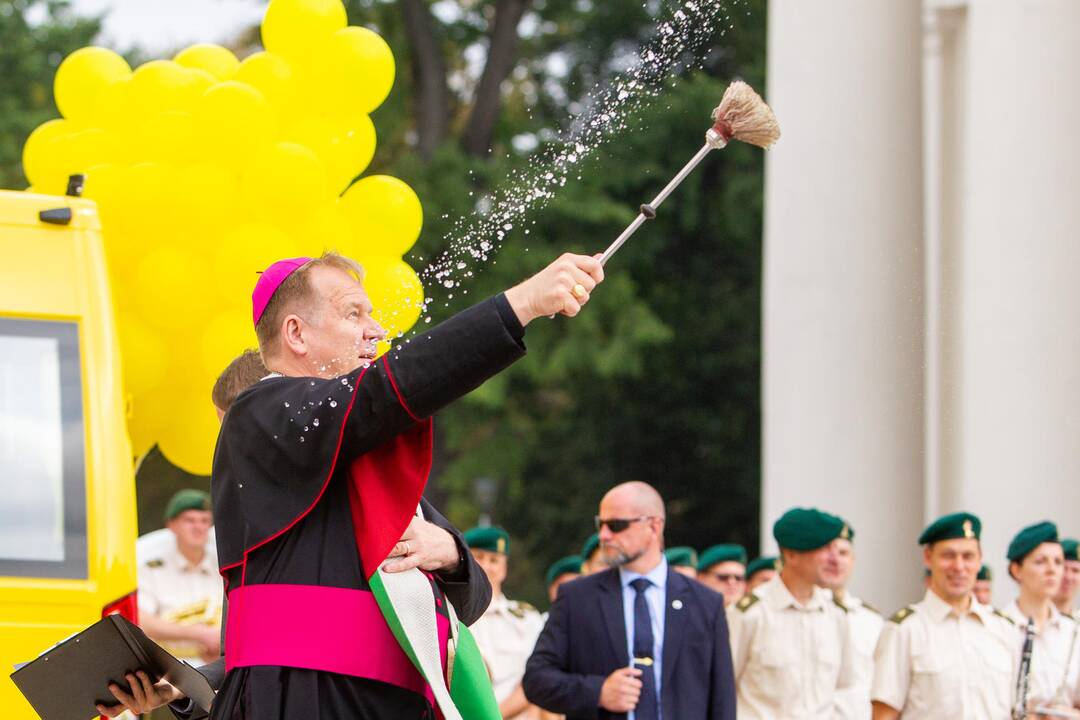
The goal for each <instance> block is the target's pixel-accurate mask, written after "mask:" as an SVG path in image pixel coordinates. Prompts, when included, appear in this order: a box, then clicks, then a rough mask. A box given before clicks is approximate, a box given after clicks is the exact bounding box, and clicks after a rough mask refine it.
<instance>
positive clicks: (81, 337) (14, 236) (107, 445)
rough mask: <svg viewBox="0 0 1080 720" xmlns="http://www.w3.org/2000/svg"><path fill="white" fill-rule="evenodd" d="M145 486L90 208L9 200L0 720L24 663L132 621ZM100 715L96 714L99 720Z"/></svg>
mask: <svg viewBox="0 0 1080 720" xmlns="http://www.w3.org/2000/svg"><path fill="white" fill-rule="evenodd" d="M135 536H136V511H135V478H134V471H133V468H132V457H131V444H130V442H129V440H128V436H127V428H126V426H125V413H124V395H123V390H122V387H121V377H120V358H119V351H118V345H117V339H116V330H115V323H114V321H113V310H112V300H111V295H110V292H109V283H108V275H107V273H106V266H105V254H104V248H103V245H102V239H101V228H100V224H99V222H98V216H97V210H96V208H95V205H94V203H92V202H90V201H88V200H81V199H78V198H74V197H52V196H45V195H33V194H29V193H22V192H7V191H0V668H3V669H4V672H3V673H2V674H0V715H2V717H3V718H5V720H22V718H36V717H37V715H36V713H34V711H33V710H32V709H31V708H30V706H29V704H27V703H26V701H25V700H24V699H23V697H22V695H21V694H20V693H19V691H18V690H17V689H16V688H15V685H14V684H13V683H12V682H11V679H10V677H9V675H10V674H11V672H12V671H13V670H14V665H16V664H17V663H22V662H26V661H28V660H31V659H33V658H34V657H36V656H37V655H38V654H39V653H40V652H42V651H43V650H45V649H47V648H49V647H50V646H52V645H53V644H54V643H56V642H58V641H60V640H62V639H64V638H65V637H67V636H69V635H71V634H73V633H75V632H78V631H79V630H81V629H83V628H85V627H87V626H88V625H90V624H92V623H94V622H95V621H97V620H99V619H100V618H101V617H102V616H103V615H106V614H109V613H113V612H119V613H122V614H124V615H125V616H127V617H128V618H129V619H131V620H135V619H136V613H137V604H136V597H135V588H136V580H135ZM91 712H92V710H91Z"/></svg>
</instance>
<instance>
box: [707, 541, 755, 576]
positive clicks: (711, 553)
mask: <svg viewBox="0 0 1080 720" xmlns="http://www.w3.org/2000/svg"><path fill="white" fill-rule="evenodd" d="M728 561H734V562H737V563H739V564H741V565H746V548H744V547H743V546H742V545H735V544H733V543H728V544H725V545H713V546H712V547H711V548H709V549H708V550H706V551H705V552H703V553H701V557H700V558H699V559H698V564H697V569H698V570H699V571H700V570H708V569H709V568H711V567H712V566H713V565H716V564H717V563H722V562H728Z"/></svg>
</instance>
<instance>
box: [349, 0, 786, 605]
mask: <svg viewBox="0 0 1080 720" xmlns="http://www.w3.org/2000/svg"><path fill="white" fill-rule="evenodd" d="M440 4H441V5H444V6H445V5H446V4H445V3H440ZM731 4H732V5H733V6H734V7H735V8H736V9H737V12H736V13H733V14H732V17H729V20H730V23H728V24H729V25H731V26H733V27H732V28H730V29H729V31H728V32H726V33H724V34H723V35H721V32H715V33H713V35H712V37H711V38H710V39H709V42H708V43H706V44H705V48H706V50H705V52H704V53H703V54H701V55H699V56H698V57H696V58H686V65H687V67H688V71H687V72H685V73H684V74H683V75H682V77H681V78H680V79H679V80H678V81H677V82H674V83H672V84H670V86H668V87H667V89H666V90H665V92H664V93H663V95H662V97H660V98H659V99H658V100H657V101H655V102H653V103H652V104H651V105H649V106H648V107H646V108H645V109H643V110H642V115H641V118H640V122H638V123H637V125H639V126H640V128H641V129H640V130H639V131H637V132H633V133H628V134H627V135H626V136H625V137H624V138H622V139H620V141H619V142H615V143H611V144H609V145H607V146H606V147H605V148H603V149H602V150H601V151H600V152H599V153H597V154H596V155H595V156H594V157H593V158H592V159H591V161H590V163H589V164H586V165H585V166H584V167H582V169H581V179H580V180H578V181H573V180H572V181H571V183H569V184H568V185H567V187H566V188H564V189H563V190H562V191H561V192H560V194H559V195H558V197H557V198H556V199H555V200H554V201H553V202H552V203H551V204H550V205H549V206H548V207H547V208H546V209H543V210H541V211H539V212H535V213H533V214H532V215H531V216H530V217H529V218H528V219H527V221H528V222H529V223H531V224H530V225H529V226H528V227H529V230H530V234H529V235H528V236H524V235H523V234H522V233H521V232H520V230H519V231H517V234H512V235H511V236H509V237H508V239H507V241H506V242H505V243H504V245H503V247H502V248H501V249H500V250H499V251H498V252H497V254H496V255H495V256H494V262H488V263H486V264H484V265H482V266H481V267H478V268H476V273H477V276H476V277H475V278H474V279H473V280H472V281H471V282H470V283H468V284H466V285H464V286H463V288H462V289H460V290H459V289H455V290H454V291H453V292H454V294H455V297H453V298H452V299H450V298H449V295H450V291H447V290H444V289H443V288H441V287H439V286H438V285H437V284H432V283H429V284H428V285H429V289H428V293H429V295H430V296H432V297H434V298H435V300H436V302H435V303H434V310H433V315H434V316H435V320H438V319H439V318H441V317H444V316H445V315H446V314H448V313H449V312H451V311H453V310H456V309H460V308H461V307H464V306H465V304H467V303H468V302H471V301H472V300H473V299H476V298H479V297H484V296H485V295H487V294H490V293H493V292H497V291H498V290H500V289H503V288H505V287H506V286H507V285H508V284H510V283H513V282H515V281H517V280H518V279H520V278H521V277H523V276H524V275H526V274H527V273H529V272H532V271H534V270H536V269H538V268H539V267H540V266H541V265H542V264H543V263H544V262H546V261H547V260H549V259H550V258H552V257H553V256H554V255H555V254H557V253H559V252H562V251H564V250H573V251H578V252H597V251H599V250H601V249H603V247H604V246H605V245H606V244H607V243H608V242H609V241H610V239H613V238H614V237H615V235H617V234H618V232H619V231H620V230H621V229H622V228H623V227H624V226H625V224H626V223H627V222H629V221H630V220H631V219H632V218H633V216H634V215H635V214H636V211H637V206H638V204H639V203H641V202H643V201H646V200H648V199H651V198H652V197H653V195H655V193H656V192H657V191H658V190H659V188H660V187H661V186H662V185H663V184H664V183H665V182H666V181H667V179H668V178H669V177H670V176H671V175H673V174H674V173H675V172H676V171H677V170H678V169H679V168H680V167H681V166H682V164H683V163H684V162H685V161H686V160H687V159H688V158H689V157H690V155H691V154H692V153H693V152H694V151H695V150H696V149H697V148H699V147H700V145H701V141H702V135H703V132H704V130H705V128H706V127H707V126H708V122H707V118H708V112H709V111H710V110H711V108H712V107H714V106H715V104H716V103H717V102H718V100H719V98H720V95H721V94H722V92H723V89H724V88H725V87H726V85H727V83H728V82H729V80H730V79H732V78H734V77H743V78H745V79H747V80H748V81H749V82H751V84H753V85H755V86H756V87H758V88H761V89H763V81H764V67H765V62H764V59H765V3H764V2H763V1H757V0H755V1H753V2H732V3H731ZM455 6H456V11H454V12H433V11H432V9H431V8H432V7H433V6H429V5H428V4H427V3H423V2H419V0H417V1H416V2H413V1H412V0H400V1H399V2H398V3H397V4H395V5H387V4H383V3H378V2H353V3H351V5H350V8H351V13H352V21H353V22H362V23H367V24H371V25H373V26H375V27H376V28H377V29H378V30H379V31H380V32H382V33H383V34H384V36H386V37H388V38H389V39H390V42H391V44H392V46H393V47H394V50H395V56H396V57H397V59H398V82H397V85H396V86H395V89H394V92H393V94H392V96H391V99H390V101H389V102H388V103H387V104H386V105H385V106H384V107H383V108H380V110H379V111H377V112H376V115H375V121H376V125H377V127H378V128H379V131H380V150H379V156H378V157H377V160H376V165H377V168H378V170H379V171H387V172H391V173H393V174H396V175H399V176H401V177H404V178H405V179H406V180H408V181H409V182H410V183H411V184H412V185H413V186H414V187H415V188H416V189H417V191H418V192H419V193H420V196H421V197H422V198H423V200H424V203H425V231H424V234H423V237H422V239H421V241H420V243H419V244H418V247H417V248H416V250H415V252H414V254H413V258H412V260H413V262H414V265H415V266H417V267H420V266H423V265H424V262H425V261H424V259H425V258H432V257H435V256H437V255H438V254H439V253H440V252H442V251H444V250H446V249H447V244H448V242H450V241H452V240H453V239H454V238H455V229H454V227H453V223H454V221H455V220H456V219H457V218H460V217H468V216H470V215H472V214H474V213H476V212H477V200H476V199H477V198H478V197H481V196H483V195H485V194H495V195H497V194H498V193H499V192H500V191H505V190H506V189H507V184H508V181H507V178H511V177H513V175H514V174H515V173H520V172H521V171H522V170H523V169H526V168H528V167H529V166H530V165H532V164H536V163H539V162H542V158H543V157H544V155H543V153H544V150H545V145H544V144H543V142H541V145H540V147H539V148H538V149H537V150H535V151H534V152H532V153H531V154H530V153H529V152H528V151H527V150H521V149H517V148H516V146H515V143H513V142H512V140H513V139H514V138H515V137H520V136H523V135H524V136H533V137H536V138H539V139H541V141H543V139H544V138H553V137H557V136H558V134H559V132H560V129H561V128H565V127H566V126H567V125H569V124H570V123H571V122H572V121H573V116H574V114H575V113H576V112H580V111H581V109H582V108H583V107H585V106H586V105H587V103H588V102H589V96H588V92H589V91H590V89H592V88H593V87H595V86H597V85H601V86H602V85H604V84H605V83H609V82H611V81H612V78H613V77H614V76H615V74H616V73H617V71H618V68H619V67H620V64H621V62H620V61H621V59H622V58H624V57H625V56H626V54H627V52H628V50H630V49H634V50H636V48H637V47H638V46H639V45H640V44H641V43H643V42H647V41H648V40H649V38H650V37H651V36H652V34H653V33H654V32H655V26H656V22H657V20H658V19H659V18H660V17H662V16H663V14H664V13H665V12H668V11H669V10H667V9H665V8H658V7H651V8H650V7H643V6H642V5H641V4H640V3H638V2H610V3H595V4H594V3H591V2H588V1H586V0H566V1H565V2H564V1H563V0H547V1H546V2H540V1H536V2H519V1H517V0H506V1H498V0H496V1H489V2H480V1H477V2H470V3H464V2H463V3H458V4H455ZM443 10H446V8H445V7H444V8H443ZM503 14H505V15H506V16H507V17H509V18H511V19H513V18H523V20H521V21H520V22H517V23H516V32H515V33H514V34H515V35H516V37H513V38H509V37H505V35H507V34H509V33H510V30H508V29H507V28H508V25H507V24H506V23H500V22H499V17H500V15H503ZM477 47H490V48H497V49H498V52H499V54H498V55H497V56H495V57H493V56H492V54H491V53H488V54H487V55H486V56H485V55H483V54H481V55H480V56H481V57H484V58H485V61H486V62H485V63H484V64H482V65H478V66H477V65H476V64H475V63H474V64H473V66H472V67H471V69H470V66H469V64H468V63H466V62H464V61H463V58H466V57H472V56H473V53H474V52H475V48H477ZM492 63H495V64H496V65H495V67H494V68H493V66H492ZM487 77H497V78H499V79H500V81H499V82H498V83H496V84H495V85H493V84H492V83H490V82H489V83H485V82H484V78H487ZM493 87H494V89H492V88H493ZM486 93H488V94H486ZM491 104H494V105H495V107H496V112H495V113H494V114H492V113H491V112H490V111H488V110H485V111H483V112H482V113H481V109H482V108H483V107H486V106H489V105H491ZM481 116H482V117H481ZM762 168H763V160H762V153H761V152H760V151H757V150H756V149H751V148H747V147H742V146H739V145H733V146H731V147H730V148H728V149H726V150H725V151H723V152H722V153H714V156H713V157H711V158H710V159H709V161H708V162H707V163H706V164H705V165H704V166H703V167H702V168H701V169H699V170H698V172H697V173H695V175H693V176H692V177H691V179H690V180H689V181H687V183H686V184H685V185H684V186H683V187H682V188H681V189H680V191H679V194H678V195H677V196H676V197H675V198H674V199H673V200H672V201H671V202H670V205H666V206H665V207H664V208H663V210H662V211H661V215H660V218H659V219H658V220H657V221H655V222H654V223H650V224H649V225H647V226H646V227H645V228H644V229H643V230H642V231H640V232H639V234H638V235H637V236H635V237H634V239H633V240H632V241H631V242H630V243H629V244H628V245H627V246H626V247H625V248H624V249H623V250H622V251H621V252H620V254H619V255H618V256H617V257H616V259H615V260H614V261H613V262H612V263H611V264H610V265H609V267H608V280H607V282H606V283H605V285H604V286H602V288H601V289H600V291H598V292H597V293H596V294H595V295H594V298H593V301H592V303H591V304H590V306H589V308H588V310H587V312H586V313H584V315H583V316H582V317H580V318H578V319H576V320H574V321H564V320H562V319H556V320H554V321H551V322H537V323H535V324H534V325H533V326H530V328H529V332H528V335H527V342H528V344H529V346H530V348H531V350H530V354H529V356H528V357H527V358H526V359H525V360H523V361H522V362H521V363H519V364H517V365H516V366H514V367H513V368H511V369H510V370H509V371H508V372H506V373H504V374H503V375H502V376H500V377H498V378H496V379H495V380H493V381H491V382H489V383H487V384H486V385H485V386H484V387H482V388H480V389H479V390H478V391H476V392H475V393H473V394H472V395H470V396H469V397H468V398H466V399H465V400H464V401H463V402H461V403H459V404H457V405H455V406H453V407H451V408H449V409H448V410H446V411H445V412H443V413H442V414H441V416H440V418H439V419H438V421H437V423H436V426H437V428H438V430H437V433H436V436H437V440H438V443H439V445H438V453H437V460H436V467H435V472H434V473H433V481H432V485H431V491H432V493H434V494H435V495H436V496H437V497H438V500H439V501H440V502H441V504H442V505H443V506H444V507H445V508H446V509H447V510H448V512H449V514H450V516H451V517H452V519H454V520H455V521H456V522H457V523H459V524H460V525H469V524H472V523H473V522H475V520H476V518H477V517H478V515H479V513H480V511H481V509H482V508H480V507H479V504H478V502H477V498H476V495H475V491H474V488H475V484H476V481H477V479H478V478H491V479H493V480H495V485H496V488H497V501H496V504H495V507H494V509H493V520H494V521H495V522H497V523H499V524H502V525H504V526H506V527H507V528H508V529H509V530H510V532H511V533H512V534H513V535H514V536H515V547H516V548H517V551H516V552H515V559H514V562H513V563H512V574H511V587H512V588H513V589H514V590H515V591H517V592H519V593H522V594H524V595H526V596H527V597H529V598H530V599H533V600H534V601H538V600H541V599H542V598H543V594H542V588H541V581H540V578H541V576H542V574H543V569H544V567H545V566H546V565H547V563H548V562H550V561H551V560H553V559H554V558H556V557H558V556H561V555H564V554H567V553H569V552H574V551H576V550H577V549H578V548H579V547H580V543H581V541H582V540H583V539H584V537H585V536H586V535H587V534H588V533H589V532H590V531H591V526H590V519H591V516H592V515H593V514H594V513H595V512H596V505H597V501H598V500H599V497H600V495H601V494H602V493H603V491H604V490H605V489H606V488H608V487H610V486H611V485H614V484H615V483H617V482H620V481H622V480H627V479H632V478H637V479H642V480H646V481H648V482H651V483H653V484H655V485H656V486H657V487H659V488H660V490H661V491H662V492H663V493H664V495H665V497H666V498H667V500H668V512H669V523H668V538H669V540H670V541H671V542H673V543H688V544H693V545H697V546H699V547H702V546H705V545H708V544H712V543H714V542H721V541H729V540H730V541H739V542H744V543H746V544H747V545H748V546H749V547H750V550H751V551H754V550H756V544H757V543H756V539H757V534H758V511H759V505H758V502H759V501H758V493H759V474H760V471H759V467H760V460H759V456H760V441H759V434H760V410H759V404H760V399H759V395H760V372H759V360H760V350H759V347H760V307H759V306H760V292H761V245H760V239H761V195H762ZM519 228H520V224H519ZM464 291H467V293H468V294H467V295H463V292H464Z"/></svg>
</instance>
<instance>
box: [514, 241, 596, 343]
mask: <svg viewBox="0 0 1080 720" xmlns="http://www.w3.org/2000/svg"><path fill="white" fill-rule="evenodd" d="M599 258H600V256H599V255H596V256H594V257H589V256H587V255H572V254H571V253H566V254H564V255H563V256H562V257H560V258H559V259H558V260H556V261H555V262H553V263H551V264H550V265H548V266H547V267H546V268H544V269H543V270H541V271H540V272H538V273H537V274H536V275H533V276H532V277H531V278H529V279H528V280H526V281H525V282H523V283H521V284H520V285H516V286H515V287H512V288H510V289H509V290H507V291H506V299H507V300H508V301H510V307H512V308H513V309H514V313H515V314H516V315H517V318H518V320H519V321H520V322H521V325H522V327H524V326H525V325H528V324H529V323H530V322H531V321H533V320H535V319H536V318H538V317H547V316H550V315H556V314H562V315H566V316H567V317H574V316H575V315H577V314H578V313H579V312H581V308H582V306H583V305H584V304H585V303H587V302H589V293H591V292H592V291H593V288H595V287H596V286H597V285H599V284H600V283H601V282H603V281H604V266H603V265H601V264H600V260H599Z"/></svg>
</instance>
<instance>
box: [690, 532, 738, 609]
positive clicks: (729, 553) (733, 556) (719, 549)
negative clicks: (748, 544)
mask: <svg viewBox="0 0 1080 720" xmlns="http://www.w3.org/2000/svg"><path fill="white" fill-rule="evenodd" d="M697 579H698V580H700V581H701V583H702V584H703V585H705V587H707V588H710V589H712V590H715V591H716V592H718V593H720V594H721V595H723V596H724V607H728V608H729V607H731V606H732V605H734V604H735V603H737V602H739V600H741V599H742V597H743V595H745V594H746V548H744V547H743V546H742V545H734V544H724V545H713V546H712V547H710V548H708V549H707V550H705V551H704V552H703V553H701V557H700V558H699V559H698V565H697Z"/></svg>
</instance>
